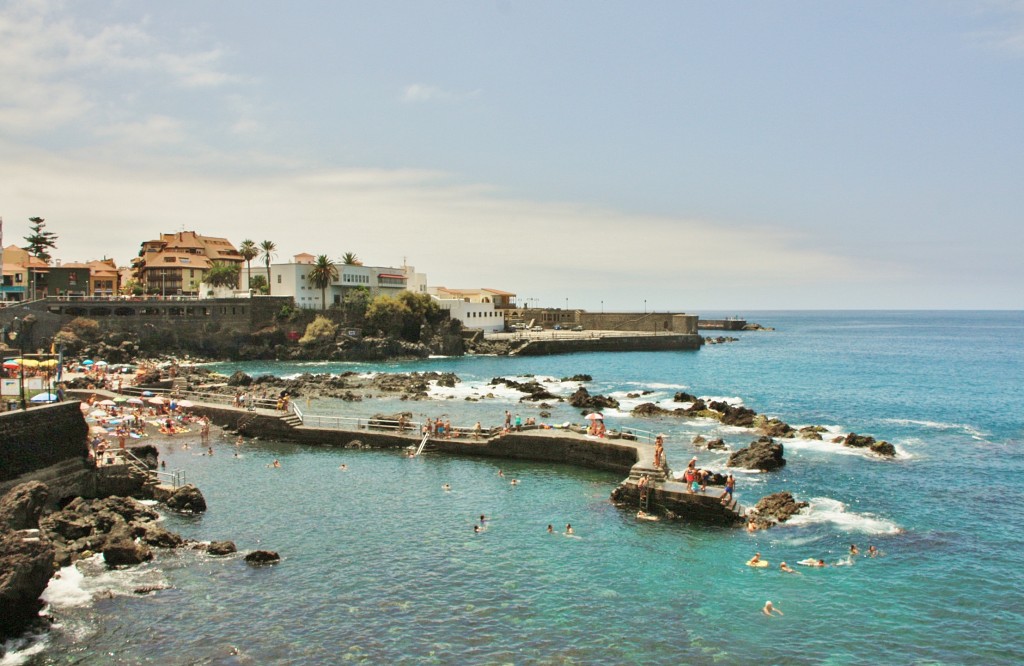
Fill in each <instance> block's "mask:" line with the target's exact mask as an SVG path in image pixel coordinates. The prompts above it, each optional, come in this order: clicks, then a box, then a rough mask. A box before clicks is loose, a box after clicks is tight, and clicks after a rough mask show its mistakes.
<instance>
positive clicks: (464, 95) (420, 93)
mask: <svg viewBox="0 0 1024 666" xmlns="http://www.w3.org/2000/svg"><path fill="white" fill-rule="evenodd" d="M479 95H480V91H479V90H473V91H470V92H461V93H459V92H451V91H448V90H443V89H441V88H438V87H437V86H431V85H427V84H423V83H413V84H410V85H408V86H406V87H405V90H404V91H403V92H402V101H403V102H410V103H415V102H438V101H440V102H451V101H459V100H465V99H472V98H474V97H478V96H479Z"/></svg>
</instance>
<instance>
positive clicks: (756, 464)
mask: <svg viewBox="0 0 1024 666" xmlns="http://www.w3.org/2000/svg"><path fill="white" fill-rule="evenodd" d="M782 454H783V448H782V444H779V443H777V442H776V441H775V440H773V439H772V438H771V437H761V438H760V439H758V440H756V441H754V442H751V443H750V446H748V447H746V448H742V449H740V450H739V451H736V452H735V453H733V454H732V455H730V456H729V462H728V463H727V464H728V466H729V467H743V468H745V469H759V470H763V471H770V470H773V469H779V468H780V467H782V466H783V465H785V464H786V460H785V458H783V457H782Z"/></svg>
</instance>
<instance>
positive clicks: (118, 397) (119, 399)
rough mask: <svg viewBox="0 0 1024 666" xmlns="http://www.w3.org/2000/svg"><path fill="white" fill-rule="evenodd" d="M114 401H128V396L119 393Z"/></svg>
mask: <svg viewBox="0 0 1024 666" xmlns="http://www.w3.org/2000/svg"><path fill="white" fill-rule="evenodd" d="M114 402H128V398H126V397H124V396H123V395H119V396H117V397H116V398H114Z"/></svg>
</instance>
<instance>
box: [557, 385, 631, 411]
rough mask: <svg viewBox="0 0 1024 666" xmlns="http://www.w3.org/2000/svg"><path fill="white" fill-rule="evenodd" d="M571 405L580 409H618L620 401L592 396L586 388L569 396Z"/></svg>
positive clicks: (581, 388)
mask: <svg viewBox="0 0 1024 666" xmlns="http://www.w3.org/2000/svg"><path fill="white" fill-rule="evenodd" d="M569 404H570V405H572V406H573V407H577V408H580V409H618V407H619V401H618V400H616V399H615V398H607V397H605V396H603V395H590V391H588V390H587V389H586V387H585V386H581V387H579V388H578V389H576V392H575V393H573V394H572V395H571V396H569Z"/></svg>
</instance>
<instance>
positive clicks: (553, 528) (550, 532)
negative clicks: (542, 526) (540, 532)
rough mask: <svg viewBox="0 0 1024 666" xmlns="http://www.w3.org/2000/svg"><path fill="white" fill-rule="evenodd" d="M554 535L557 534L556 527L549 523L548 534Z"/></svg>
mask: <svg viewBox="0 0 1024 666" xmlns="http://www.w3.org/2000/svg"><path fill="white" fill-rule="evenodd" d="M554 533H555V527H554V525H552V524H550V523H548V534H554Z"/></svg>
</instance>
